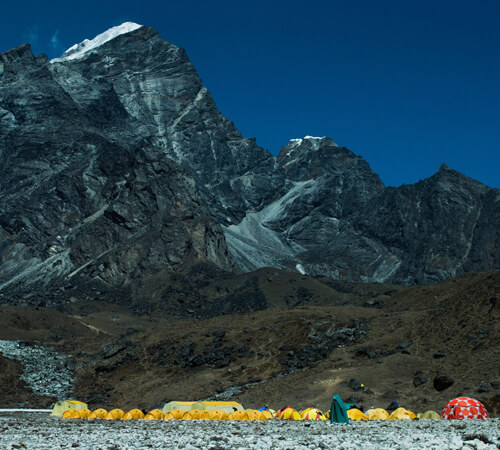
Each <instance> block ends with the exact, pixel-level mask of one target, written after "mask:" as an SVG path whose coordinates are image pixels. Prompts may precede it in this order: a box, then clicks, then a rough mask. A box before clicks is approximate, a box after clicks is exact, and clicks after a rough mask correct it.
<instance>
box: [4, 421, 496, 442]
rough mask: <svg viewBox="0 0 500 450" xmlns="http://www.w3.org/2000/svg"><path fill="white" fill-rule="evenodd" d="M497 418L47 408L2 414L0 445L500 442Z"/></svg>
mask: <svg viewBox="0 0 500 450" xmlns="http://www.w3.org/2000/svg"><path fill="white" fill-rule="evenodd" d="M499 428H500V420H499V419H490V420H474V421H473V420H470V421H433V420H421V421H414V422H409V421H399V422H396V421H394V422H353V423H350V424H348V425H330V424H329V423H325V422H283V421H268V422H236V421H232V422H217V421H202V420H197V421H189V422H185V421H170V422H166V421H144V420H137V421H127V422H123V421H95V422H89V421H85V420H62V419H58V418H52V417H50V416H47V415H46V414H43V415H42V414H40V413H38V414H36V413H32V414H16V415H13V414H10V415H5V416H0V448H8V449H10V448H29V449H53V448H81V449H129V448H185V449H195V448H204V449H211V448H212V449H217V448H228V449H235V448H242V449H244V448H258V449H297V448H328V449H332V448H345V449H347V448H363V449H380V448H431V449H444V448H447V449H460V448H474V449H486V448H495V449H496V448H500V431H499Z"/></svg>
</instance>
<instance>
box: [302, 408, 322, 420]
mask: <svg viewBox="0 0 500 450" xmlns="http://www.w3.org/2000/svg"><path fill="white" fill-rule="evenodd" d="M300 417H302V419H303V420H326V417H325V415H324V414H323V413H322V412H321V411H320V410H319V409H318V408H306V409H304V410H303V411H302V412H301V413H300Z"/></svg>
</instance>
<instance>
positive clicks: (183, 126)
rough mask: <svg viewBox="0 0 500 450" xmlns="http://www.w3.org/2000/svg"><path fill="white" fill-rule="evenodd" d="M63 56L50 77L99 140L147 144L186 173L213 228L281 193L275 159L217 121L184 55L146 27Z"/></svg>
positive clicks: (230, 125) (227, 124)
mask: <svg viewBox="0 0 500 450" xmlns="http://www.w3.org/2000/svg"><path fill="white" fill-rule="evenodd" d="M71 56H72V55H71V53H70V52H69V56H67V57H65V56H64V55H63V57H62V58H58V59H56V60H53V64H51V66H50V71H51V73H52V74H53V76H54V79H55V80H56V81H57V82H58V84H59V85H60V86H62V87H63V88H64V90H65V91H66V92H67V93H68V94H69V95H70V97H71V98H72V99H73V101H74V102H75V103H76V104H77V105H78V106H79V107H80V108H81V109H82V110H83V111H85V112H86V113H88V114H90V115H92V116H93V117H94V118H95V119H96V121H98V122H99V123H101V126H102V127H103V130H105V132H106V135H108V136H116V137H117V138H123V134H124V132H125V133H127V134H128V135H129V136H128V137H129V138H130V139H147V140H149V141H150V142H151V144H152V145H154V146H155V147H157V148H158V149H159V150H160V151H161V152H163V153H164V155H165V156H168V157H170V158H171V159H173V160H175V161H176V162H177V163H178V164H179V165H180V166H181V167H183V168H184V169H186V170H188V171H189V172H190V173H191V174H192V176H193V177H194V179H195V180H196V182H197V186H198V189H199V191H200V195H201V197H202V199H203V202H204V204H205V205H206V206H207V207H208V208H209V209H210V210H211V212H212V214H213V216H215V217H217V218H218V220H219V221H220V222H222V223H231V222H232V221H236V222H238V221H239V220H241V219H242V218H243V217H244V215H245V213H246V211H247V210H248V209H260V208H262V206H263V205H264V204H266V203H268V202H269V200H270V199H272V198H273V197H275V196H276V195H277V193H279V192H280V191H281V189H282V187H283V183H284V179H283V176H282V173H281V171H280V168H279V167H278V166H277V164H276V161H275V158H274V157H273V156H272V155H271V154H270V153H269V152H267V151H265V150H264V149H262V148H260V147H258V146H257V145H256V144H255V140H254V139H244V138H243V137H242V136H241V134H240V133H239V131H238V130H237V129H236V128H235V126H234V124H233V123H232V122H231V121H230V120H228V119H226V118H225V117H223V116H222V115H221V114H220V112H219V111H218V110H217V107H216V106H215V103H214V101H213V99H212V97H211V95H210V93H209V92H208V90H207V89H206V88H205V87H204V86H203V84H202V82H201V80H200V78H199V76H198V74H197V73H196V70H195V68H194V67H193V65H192V64H191V62H190V61H189V59H188V57H187V55H186V53H185V51H184V50H183V49H181V48H179V47H176V46H175V45H173V44H170V43H168V42H165V41H164V40H163V39H162V38H161V37H160V36H159V34H158V33H157V32H156V30H154V29H153V28H146V27H140V28H138V29H136V30H134V31H132V32H130V33H126V34H123V35H120V36H117V37H116V38H115V39H112V40H110V41H108V42H106V43H104V44H102V45H100V46H99V47H98V48H96V49H94V50H90V51H87V52H86V53H83V54H82V55H81V56H80V57H79V58H74V59H73V58H72V57H71ZM120 118H121V119H122V120H124V121H125V123H122V124H120V123H117V120H119V119H120ZM120 125H125V127H124V126H120ZM124 128H125V130H124Z"/></svg>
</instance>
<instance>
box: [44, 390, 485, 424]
mask: <svg viewBox="0 0 500 450" xmlns="http://www.w3.org/2000/svg"><path fill="white" fill-rule="evenodd" d="M332 411H333V413H332ZM51 415H52V416H57V417H62V418H63V419H90V420H92V419H103V420H262V421H265V420H270V419H279V420H320V421H327V420H329V421H330V422H337V423H346V422H348V421H350V420H354V421H359V420H415V419H434V420H441V419H465V418H468V419H486V418H488V417H489V415H488V412H487V411H486V408H485V407H484V405H483V404H482V403H480V402H478V401H477V400H475V399H471V398H467V397H459V398H456V399H453V400H451V401H450V402H448V403H447V405H446V406H445V408H444V409H443V411H442V412H441V414H438V413H437V412H435V411H426V412H425V413H418V414H415V413H414V412H413V411H410V410H407V409H405V408H397V409H395V410H394V411H392V412H389V411H387V410H385V409H382V408H374V409H369V410H368V411H365V412H363V411H361V410H359V409H357V408H355V407H354V405H351V404H345V403H343V402H342V400H341V399H340V397H339V396H338V395H336V396H334V400H333V402H332V407H331V408H330V410H329V411H327V412H326V413H323V412H322V411H321V410H319V409H318V408H306V409H304V410H302V411H298V410H296V409H294V408H292V407H291V406H286V407H284V408H282V409H280V410H278V411H274V410H273V409H270V408H268V407H264V408H261V409H259V410H256V409H244V408H243V406H242V405H241V404H240V403H237V402H209V401H198V402H169V403H167V404H165V406H164V407H163V408H162V409H153V410H151V411H148V412H144V411H141V410H140V409H131V410H129V411H127V412H125V411H124V410H121V409H112V410H110V411H107V410H105V409H103V408H98V409H96V410H94V411H90V410H89V409H88V406H87V404H86V403H83V402H79V401H76V400H64V401H60V402H57V403H56V404H55V405H54V408H53V410H52V413H51Z"/></svg>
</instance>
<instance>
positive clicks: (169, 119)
mask: <svg viewBox="0 0 500 450" xmlns="http://www.w3.org/2000/svg"><path fill="white" fill-rule="evenodd" d="M129 25H132V26H125V27H123V26H122V27H121V28H120V27H117V29H118V31H116V30H115V29H112V30H109V31H108V32H106V33H104V34H103V35H100V36H98V37H97V38H96V39H94V40H93V41H85V42H84V43H82V44H80V45H79V46H74V47H73V48H72V49H70V50H69V51H68V52H66V53H65V54H64V55H63V56H62V57H61V58H58V59H56V60H53V61H51V62H50V61H48V60H47V58H46V57H45V56H43V55H40V56H34V55H33V54H32V52H31V49H30V47H29V45H23V46H21V47H19V48H17V49H14V50H11V51H9V52H7V53H4V54H2V55H0V204H1V206H2V207H1V209H0V268H1V270H0V295H1V296H2V297H0V301H2V302H4V303H5V302H19V301H28V300H27V299H29V298H30V296H31V293H32V292H33V291H40V289H44V290H45V292H46V297H47V299H48V302H49V303H52V302H65V301H69V300H70V299H73V298H75V293H74V291H73V289H74V288H75V286H77V287H78V286H86V289H87V288H89V289H90V287H91V288H92V289H93V290H94V291H99V292H100V293H101V295H103V296H105V293H106V292H114V294H113V295H112V297H113V296H114V297H113V298H115V299H117V298H122V297H123V298H131V297H134V296H135V295H136V294H137V292H138V289H141V286H145V285H146V284H147V283H148V282H149V281H148V280H151V278H152V277H158V274H161V272H162V271H166V272H172V271H176V270H177V269H178V268H181V267H183V268H185V267H189V266H191V265H192V264H194V263H197V262H203V263H204V262H207V263H210V264H213V265H215V266H217V267H218V268H220V269H222V270H232V269H233V268H234V267H236V268H238V269H240V270H243V271H249V270H253V269H256V268H259V267H264V266H271V267H278V268H286V269H290V270H294V271H299V272H301V273H306V272H307V273H309V274H312V275H327V276H329V277H332V278H335V279H344V280H352V281H376V282H385V281H391V282H399V283H406V284H413V283H426V282H431V281H436V280H440V279H443V278H446V277H448V276H452V275H455V274H460V273H462V272H465V271H473V270H487V269H490V268H497V267H500V250H499V249H500V234H499V231H498V230H500V201H499V198H500V193H499V191H498V190H497V189H490V188H488V187H486V186H484V185H482V184H480V183H478V182H476V181H474V180H470V179H468V178H466V177H465V176H463V175H461V174H459V173H457V172H454V171H452V170H451V169H449V168H447V167H442V168H441V170H440V171H439V172H438V173H437V174H436V175H434V176H432V177H431V178H429V179H427V180H424V181H421V182H419V183H417V184H415V185H410V186H401V187H399V188H386V187H384V185H383V183H382V182H381V180H380V178H379V177H378V175H377V174H376V173H374V172H373V171H372V170H371V169H370V167H369V165H368V164H367V162H366V161H365V160H364V159H363V158H361V157H360V156H357V155H355V154H354V153H352V152H351V151H349V150H348V149H346V148H344V147H339V146H338V145H337V144H335V143H334V142H333V141H332V140H331V139H330V138H326V137H325V138H315V137H311V136H307V137H305V138H303V139H293V140H291V141H290V142H289V144H288V145H286V146H285V147H283V149H282V151H281V152H280V154H279V155H278V157H277V158H275V157H273V156H272V155H271V154H270V153H269V152H267V151H266V150H264V149H262V148H260V147H258V146H257V145H256V143H255V140H254V139H245V138H243V136H242V135H241V134H240V133H239V131H238V130H237V129H236V128H235V126H234V124H233V123H232V122H231V121H230V120H228V119H227V118H225V117H223V116H222V115H221V114H220V112H219V111H218V110H217V107H216V105H215V103H214V101H213V99H212V97H211V96H210V94H209V92H208V91H207V89H206V88H205V87H204V86H203V84H202V82H201V80H200V78H199V76H198V74H197V73H196V70H195V69H194V67H193V65H192V64H191V63H190V61H189V59H188V57H187V56H186V53H185V52H184V50H183V49H181V48H179V47H177V46H175V45H173V44H170V43H168V42H165V41H164V40H163V39H162V38H161V37H160V36H159V34H158V33H157V32H156V30H154V29H153V28H147V27H141V26H136V25H134V24H129ZM113 30H114V31H113ZM160 278H161V277H160ZM155 295H156V294H155ZM159 295H160V296H161V293H160V294H159ZM76 298H80V297H79V296H76Z"/></svg>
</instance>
